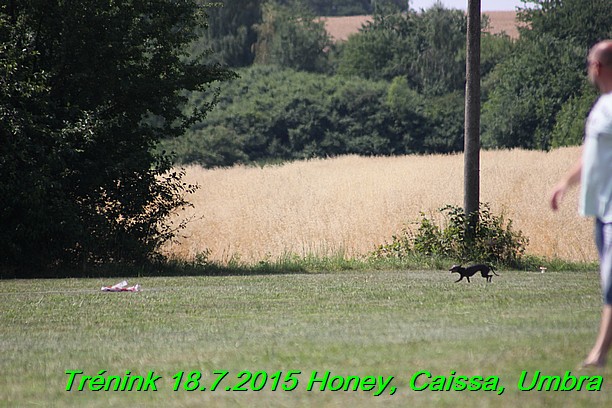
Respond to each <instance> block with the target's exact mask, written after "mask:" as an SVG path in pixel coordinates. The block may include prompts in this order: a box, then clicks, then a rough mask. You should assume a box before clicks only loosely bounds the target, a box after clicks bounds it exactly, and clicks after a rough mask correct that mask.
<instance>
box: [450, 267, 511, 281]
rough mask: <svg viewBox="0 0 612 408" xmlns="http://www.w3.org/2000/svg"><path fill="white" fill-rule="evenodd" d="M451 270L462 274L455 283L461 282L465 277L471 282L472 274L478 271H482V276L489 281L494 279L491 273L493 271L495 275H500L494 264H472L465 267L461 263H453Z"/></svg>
mask: <svg viewBox="0 0 612 408" xmlns="http://www.w3.org/2000/svg"><path fill="white" fill-rule="evenodd" d="M449 271H450V273H455V272H456V273H458V274H459V275H461V277H460V278H459V279H457V280H456V281H455V283H457V282H459V281H460V280H461V279H463V278H466V279H467V281H468V282H469V281H470V276H474V275H476V274H477V273H478V272H480V274H481V275H482V277H483V278H485V279H486V280H487V282H491V279H493V275H491V273H493V274H494V275H495V276H499V275H498V274H496V273H495V271H494V270H493V267H492V266H488V265H485V264H478V265H472V266H468V267H467V268H464V267H462V266H461V265H453V266H452V268H450V269H449Z"/></svg>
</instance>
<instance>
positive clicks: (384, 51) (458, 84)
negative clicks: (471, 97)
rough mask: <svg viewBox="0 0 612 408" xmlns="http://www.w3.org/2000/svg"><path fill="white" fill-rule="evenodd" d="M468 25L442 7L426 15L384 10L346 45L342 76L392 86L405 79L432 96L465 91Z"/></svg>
mask: <svg viewBox="0 0 612 408" xmlns="http://www.w3.org/2000/svg"><path fill="white" fill-rule="evenodd" d="M466 24H467V20H466V17H465V14H464V13H463V12H461V11H459V10H449V9H445V8H444V7H443V6H442V5H441V4H439V3H437V4H435V5H434V6H433V7H431V8H429V9H427V10H424V11H422V12H420V13H417V12H415V11H409V12H407V13H401V12H400V11H399V9H398V8H397V7H395V8H381V9H380V10H379V12H377V13H375V14H374V19H373V21H372V22H370V23H368V24H366V26H365V27H363V28H362V30H361V31H360V32H359V33H358V34H355V35H353V36H351V37H349V39H348V41H347V42H346V43H345V44H343V45H342V48H341V56H340V59H339V62H338V73H339V74H341V75H359V76H362V77H365V78H373V79H385V80H392V79H393V78H394V77H397V76H405V77H406V78H407V79H408V80H409V84H410V86H411V87H412V88H414V89H416V90H417V91H419V92H420V93H423V94H427V95H442V94H444V93H447V92H453V91H455V90H461V89H463V82H464V79H465V39H466V37H465V31H466Z"/></svg>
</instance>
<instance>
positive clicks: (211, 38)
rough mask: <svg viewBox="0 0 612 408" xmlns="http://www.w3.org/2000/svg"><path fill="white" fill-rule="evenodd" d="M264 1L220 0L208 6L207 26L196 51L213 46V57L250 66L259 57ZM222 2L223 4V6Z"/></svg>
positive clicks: (204, 27) (202, 30) (238, 64)
mask: <svg viewBox="0 0 612 408" xmlns="http://www.w3.org/2000/svg"><path fill="white" fill-rule="evenodd" d="M263 3H264V1H263V0H218V1H216V2H215V3H214V4H212V7H210V5H208V6H209V7H208V8H207V9H206V10H207V14H208V20H207V25H206V26H203V27H201V28H200V29H199V30H198V31H199V32H200V37H199V38H198V39H197V40H196V41H195V44H194V51H199V52H201V51H204V50H207V49H211V50H212V51H213V52H214V54H213V55H212V56H211V57H212V58H215V59H216V60H218V61H220V62H222V63H224V64H227V65H229V66H231V67H244V66H249V65H251V64H252V63H253V60H254V59H255V53H254V52H253V47H254V45H255V43H256V42H257V33H256V32H255V25H256V24H259V23H261V18H262V11H261V9H262V5H263ZM219 5H220V6H219Z"/></svg>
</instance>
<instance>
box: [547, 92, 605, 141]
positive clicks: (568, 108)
mask: <svg viewBox="0 0 612 408" xmlns="http://www.w3.org/2000/svg"><path fill="white" fill-rule="evenodd" d="M584 88H586V89H583V90H582V91H581V92H580V93H579V94H578V95H576V96H574V97H571V98H569V99H568V100H567V101H566V102H565V103H564V104H563V106H562V107H561V110H560V111H559V113H558V114H557V117H556V121H555V126H554V128H553V132H552V137H551V146H552V147H553V148H556V147H562V146H577V145H580V144H581V143H582V140H583V137H584V124H585V121H586V118H587V116H588V115H589V111H590V110H591V107H592V106H593V103H594V101H595V99H596V98H597V95H596V92H595V87H593V86H591V85H590V84H589V85H586V86H585V87H584Z"/></svg>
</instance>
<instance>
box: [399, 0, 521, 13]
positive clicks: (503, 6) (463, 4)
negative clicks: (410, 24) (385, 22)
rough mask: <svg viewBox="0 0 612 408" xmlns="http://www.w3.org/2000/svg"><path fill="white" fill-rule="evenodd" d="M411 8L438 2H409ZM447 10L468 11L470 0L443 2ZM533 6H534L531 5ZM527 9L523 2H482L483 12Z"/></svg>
mask: <svg viewBox="0 0 612 408" xmlns="http://www.w3.org/2000/svg"><path fill="white" fill-rule="evenodd" d="M409 1H410V8H411V9H413V10H416V11H419V10H421V9H428V8H430V7H431V6H432V5H433V4H434V3H435V2H436V0H409ZM441 2H442V4H444V7H446V8H452V9H461V10H466V9H467V4H468V0H441ZM529 5H530V6H533V4H529ZM517 6H518V7H525V4H524V3H523V1H522V0H480V9H481V10H482V11H514V10H516V7H517Z"/></svg>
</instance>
